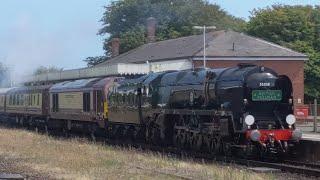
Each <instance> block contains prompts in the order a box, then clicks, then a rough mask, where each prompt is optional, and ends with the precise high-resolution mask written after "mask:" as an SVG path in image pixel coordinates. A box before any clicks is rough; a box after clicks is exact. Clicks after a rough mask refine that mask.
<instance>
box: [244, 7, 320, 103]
mask: <svg viewBox="0 0 320 180" xmlns="http://www.w3.org/2000/svg"><path fill="white" fill-rule="evenodd" d="M247 32H248V33H249V34H251V35H253V36H257V37H260V38H263V39H266V40H268V41H272V42H274V43H277V44H280V45H282V46H286V47H289V48H291V49H293V50H296V51H298V52H302V53H305V54H306V55H308V57H309V61H307V62H306V63H305V95H306V100H307V101H308V100H311V99H313V98H319V97H320V6H316V7H313V6H287V5H274V6H272V7H268V8H265V9H255V10H254V11H253V12H252V16H251V17H250V21H249V22H248V24H247Z"/></svg>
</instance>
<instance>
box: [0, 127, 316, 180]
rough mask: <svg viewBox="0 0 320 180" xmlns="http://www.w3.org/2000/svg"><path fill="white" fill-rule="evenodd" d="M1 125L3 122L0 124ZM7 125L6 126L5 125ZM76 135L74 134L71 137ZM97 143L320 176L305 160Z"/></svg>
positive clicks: (208, 161)
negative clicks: (228, 155) (259, 158)
mask: <svg viewBox="0 0 320 180" xmlns="http://www.w3.org/2000/svg"><path fill="white" fill-rule="evenodd" d="M0 125H1V126H3V124H0ZM6 127H8V126H6ZM75 136H77V135H76V134H74V135H73V137H75ZM99 139H100V140H99V141H98V143H105V144H108V145H113V146H121V147H133V148H136V149H141V150H142V151H145V150H147V151H148V150H149V151H153V152H158V153H164V154H166V155H172V156H174V157H178V158H188V159H193V160H195V161H196V162H201V163H203V162H205V163H212V162H221V163H227V164H235V165H242V166H247V167H268V168H274V169H280V170H281V171H282V172H288V173H296V174H300V175H304V176H308V177H310V176H311V177H317V178H318V177H320V164H316V163H307V162H299V161H293V160H284V161H283V162H279V163H275V162H264V161H258V160H249V159H239V158H234V157H227V156H221V155H215V156H213V155H211V154H209V153H198V152H194V151H188V150H181V149H177V148H175V147H170V146H169V147H165V148H164V147H159V146H156V145H150V144H146V143H143V142H140V143H135V142H131V141H123V140H110V139H104V140H102V138H99Z"/></svg>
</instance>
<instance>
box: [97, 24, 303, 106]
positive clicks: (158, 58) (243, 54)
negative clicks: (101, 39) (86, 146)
mask: <svg viewBox="0 0 320 180" xmlns="http://www.w3.org/2000/svg"><path fill="white" fill-rule="evenodd" d="M151 24H152V23H151ZM152 27H154V26H152ZM152 27H151V28H150V27H148V39H149V43H147V44H144V45H142V46H140V47H138V48H136V49H133V50H131V51H129V52H127V53H124V54H120V55H119V54H118V53H119V43H121V40H119V39H117V38H115V39H113V40H112V41H111V43H110V44H111V49H112V53H113V57H112V58H111V59H109V60H107V61H105V62H103V63H101V64H99V65H97V66H96V67H103V66H110V65H112V64H118V63H121V64H147V65H148V66H149V69H150V70H151V71H154V72H158V71H164V70H182V69H190V68H197V67H203V49H204V48H203V46H204V45H203V35H193V36H188V37H181V38H177V39H170V40H165V41H159V42H155V41H154V39H155V28H152ZM205 48H206V60H207V61H206V62H207V63H206V64H207V67H209V68H220V67H230V66H236V65H237V64H239V63H252V64H256V65H260V66H265V67H269V68H272V69H274V70H275V71H276V72H277V73H278V74H279V75H286V76H288V77H289V78H290V79H291V80H292V83H293V91H294V102H295V104H296V106H299V105H303V103H304V102H303V100H304V62H305V61H307V60H308V57H307V56H306V55H304V54H301V53H299V52H295V51H293V50H291V49H288V48H285V47H282V46H279V45H277V44H274V43H271V42H268V41H265V40H262V39H259V38H256V37H252V36H249V35H246V34H243V33H239V32H234V31H231V30H228V31H215V32H210V33H207V34H206V47H205Z"/></svg>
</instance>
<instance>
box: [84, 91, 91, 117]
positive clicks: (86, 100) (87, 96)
mask: <svg viewBox="0 0 320 180" xmlns="http://www.w3.org/2000/svg"><path fill="white" fill-rule="evenodd" d="M83 111H84V112H90V93H83Z"/></svg>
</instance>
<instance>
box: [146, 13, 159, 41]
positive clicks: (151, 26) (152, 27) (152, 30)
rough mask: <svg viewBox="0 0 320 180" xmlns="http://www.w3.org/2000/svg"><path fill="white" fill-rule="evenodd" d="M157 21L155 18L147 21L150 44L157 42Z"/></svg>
mask: <svg viewBox="0 0 320 180" xmlns="http://www.w3.org/2000/svg"><path fill="white" fill-rule="evenodd" d="M156 23H157V22H156V19H155V18H154V17H149V18H148V19H147V33H148V34H147V38H148V43H152V42H155V41H156Z"/></svg>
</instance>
